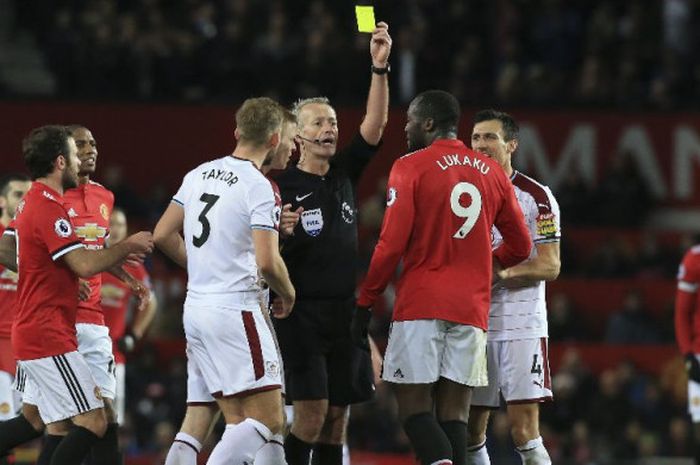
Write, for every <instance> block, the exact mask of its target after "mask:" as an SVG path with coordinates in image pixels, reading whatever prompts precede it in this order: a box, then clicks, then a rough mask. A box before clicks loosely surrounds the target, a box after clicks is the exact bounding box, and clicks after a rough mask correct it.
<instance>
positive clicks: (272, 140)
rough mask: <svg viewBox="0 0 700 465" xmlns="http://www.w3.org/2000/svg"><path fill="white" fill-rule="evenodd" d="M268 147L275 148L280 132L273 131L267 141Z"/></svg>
mask: <svg viewBox="0 0 700 465" xmlns="http://www.w3.org/2000/svg"><path fill="white" fill-rule="evenodd" d="M267 145H268V147H272V148H275V147H277V146H278V145H280V132H279V131H277V132H273V133H272V135H271V136H270V139H269V140H268V141H267Z"/></svg>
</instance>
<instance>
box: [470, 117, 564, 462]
mask: <svg viewBox="0 0 700 465" xmlns="http://www.w3.org/2000/svg"><path fill="white" fill-rule="evenodd" d="M471 139H472V148H473V149H474V150H476V151H478V152H481V153H483V154H485V155H487V156H488V157H489V158H491V159H492V160H494V161H496V162H498V164H499V165H501V166H502V167H503V170H504V171H505V173H506V174H507V175H508V176H509V177H510V179H511V181H512V183H513V187H514V188H515V195H516V197H517V199H518V203H519V204H520V208H521V209H522V211H523V214H524V215H525V220H526V223H527V226H528V229H529V231H530V237H531V240H532V242H533V244H534V247H533V250H532V253H531V255H530V258H529V260H527V261H524V262H522V263H520V264H518V265H516V266H514V267H510V268H507V267H506V268H504V269H502V270H498V271H497V273H496V274H497V279H498V282H497V283H496V285H495V287H494V289H493V290H492V295H491V310H490V312H489V331H488V350H487V353H488V373H489V385H488V387H483V388H478V389H475V390H474V394H473V397H472V407H471V411H470V413H469V440H468V444H469V452H468V460H467V462H466V463H468V464H471V465H486V464H489V463H491V462H490V459H489V456H488V453H487V451H486V447H485V443H486V426H487V424H488V419H489V409H493V408H498V407H499V405H500V396H503V398H504V399H505V401H506V405H507V412H508V419H509V420H510V423H511V435H512V437H513V442H514V444H515V447H516V449H517V451H518V453H519V454H520V456H521V458H522V461H523V464H525V465H549V464H551V463H552V462H551V460H550V458H549V454H548V453H547V449H545V447H544V444H543V443H542V438H541V437H540V432H539V403H540V402H544V401H547V400H551V399H552V387H551V377H550V374H549V360H548V354H547V334H548V333H547V307H546V302H545V281H551V280H553V279H556V277H557V276H558V275H559V267H560V261H559V240H560V237H561V234H560V228H559V205H558V204H557V201H556V200H555V198H554V196H553V195H552V192H551V191H550V190H549V188H548V187H547V186H543V185H542V184H540V183H538V182H537V181H535V180H533V179H531V178H529V177H527V176H525V175H524V174H522V173H520V172H518V171H516V170H514V169H513V167H512V166H511V157H512V155H513V153H514V152H515V150H516V149H517V148H518V125H517V124H516V122H515V121H514V120H513V118H512V117H511V116H510V115H508V114H506V113H502V112H498V111H494V110H484V111H481V112H479V113H477V114H476V116H475V117H474V128H473V130H472V136H471ZM493 237H494V246H498V244H500V242H501V240H502V234H501V232H500V230H498V229H495V230H494V234H493Z"/></svg>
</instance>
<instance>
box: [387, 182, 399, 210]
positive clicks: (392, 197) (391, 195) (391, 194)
mask: <svg viewBox="0 0 700 465" xmlns="http://www.w3.org/2000/svg"><path fill="white" fill-rule="evenodd" d="M396 194H397V193H396V189H394V188H393V187H390V188H389V191H388V192H387V193H386V206H387V207H391V206H392V205H394V202H396Z"/></svg>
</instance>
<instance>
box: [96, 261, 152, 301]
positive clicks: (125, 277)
mask: <svg viewBox="0 0 700 465" xmlns="http://www.w3.org/2000/svg"><path fill="white" fill-rule="evenodd" d="M107 272H108V273H109V274H111V275H112V276H114V277H115V278H117V279H118V280H120V281H121V282H123V283H124V284H126V285H127V286H129V289H131V292H133V293H134V295H135V296H136V298H137V299H138V300H139V305H138V309H139V313H141V312H143V311H145V310H147V309H148V307H149V305H150V303H149V302H150V299H151V291H150V290H149V289H148V288H147V287H146V286H144V285H143V283H142V282H141V281H139V280H138V279H136V278H134V277H133V276H131V274H130V273H129V272H128V271H126V270H125V269H124V268H122V266H121V265H117V266H113V267H112V268H110V269H109V270H107Z"/></svg>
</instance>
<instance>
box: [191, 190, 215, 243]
mask: <svg viewBox="0 0 700 465" xmlns="http://www.w3.org/2000/svg"><path fill="white" fill-rule="evenodd" d="M199 200H200V201H202V202H204V209H202V213H200V214H199V218H197V219H198V220H199V222H200V223H202V234H200V236H199V237H197V236H192V243H193V244H194V246H195V247H201V246H203V245H204V243H205V242H207V239H209V233H210V232H211V224H210V223H209V218H207V213H209V210H211V207H213V206H214V204H215V203H216V201H217V200H219V196H218V195H214V194H202V196H201V197H200V198H199Z"/></svg>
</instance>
